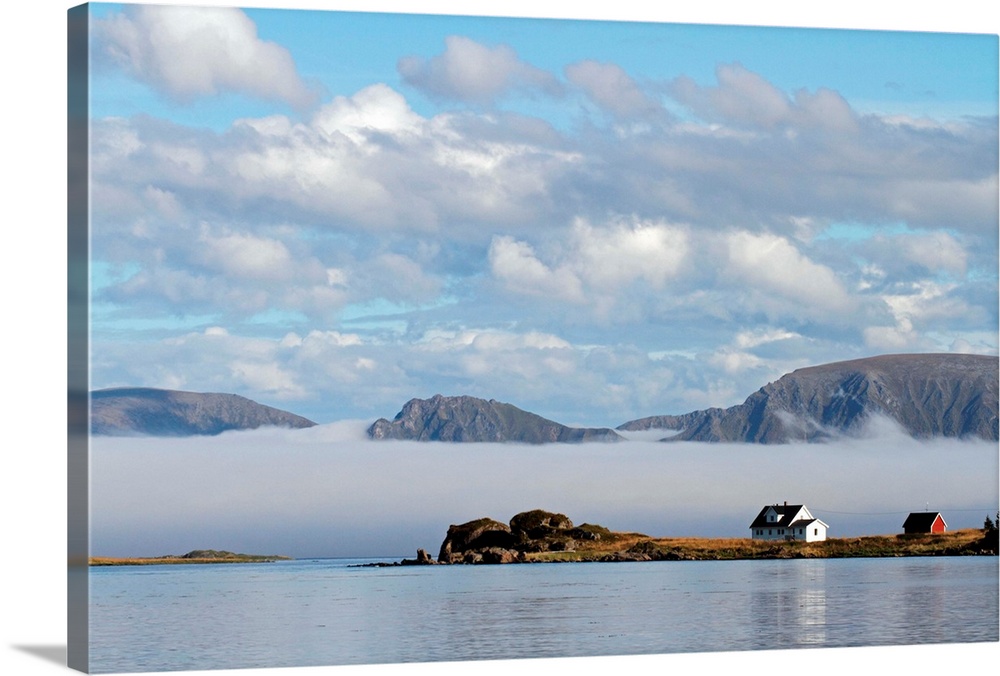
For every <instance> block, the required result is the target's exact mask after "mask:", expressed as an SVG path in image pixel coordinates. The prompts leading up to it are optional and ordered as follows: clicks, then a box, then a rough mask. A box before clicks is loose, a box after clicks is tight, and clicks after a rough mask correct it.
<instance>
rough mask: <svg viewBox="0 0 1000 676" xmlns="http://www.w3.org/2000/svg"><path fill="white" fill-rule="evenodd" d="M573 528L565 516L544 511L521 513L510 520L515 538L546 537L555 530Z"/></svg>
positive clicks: (536, 510)
mask: <svg viewBox="0 0 1000 676" xmlns="http://www.w3.org/2000/svg"><path fill="white" fill-rule="evenodd" d="M572 527H573V522H572V521H570V520H569V517H567V516H566V515H565V514H557V513H555V512H546V511H545V510H543V509H533V510H530V511H527V512H521V513H520V514H516V515H514V517H513V518H512V519H511V520H510V530H511V532H512V533H513V534H514V535H515V536H518V535H522V534H523V535H526V536H527V537H529V538H538V537H544V536H545V535H548V534H551V533H552V532H553V531H555V530H566V529H570V528H572Z"/></svg>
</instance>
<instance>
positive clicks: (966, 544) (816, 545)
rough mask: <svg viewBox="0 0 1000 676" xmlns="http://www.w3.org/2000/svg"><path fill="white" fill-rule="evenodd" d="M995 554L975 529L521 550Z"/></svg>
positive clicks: (701, 557) (653, 554)
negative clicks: (805, 539)
mask: <svg viewBox="0 0 1000 676" xmlns="http://www.w3.org/2000/svg"><path fill="white" fill-rule="evenodd" d="M968 555H992V556H996V555H997V546H996V542H995V540H989V539H987V538H986V537H985V536H984V532H983V530H981V529H978V528H970V529H964V530H957V531H951V532H947V533H933V534H931V533H921V534H914V535H868V536H862V537H852V538H829V539H827V540H825V541H823V542H802V541H785V540H778V541H762V540H752V539H750V538H730V539H723V538H694V537H691V538H653V537H649V536H646V535H642V534H639V533H612V534H611V536H610V537H606V538H602V539H601V540H598V541H595V542H587V543H581V545H580V546H579V547H577V548H576V549H574V550H573V551H546V552H528V553H525V561H526V562H529V563H531V562H539V563H540V562H546V561H552V562H558V561H581V562H583V561H734V560H745V559H804V558H806V559H807V558H814V559H819V558H826V559H829V558H848V557H901V556H968Z"/></svg>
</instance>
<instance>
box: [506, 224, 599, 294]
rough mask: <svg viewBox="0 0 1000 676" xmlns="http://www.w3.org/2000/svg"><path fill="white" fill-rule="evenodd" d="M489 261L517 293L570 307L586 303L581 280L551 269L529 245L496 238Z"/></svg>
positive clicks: (563, 269) (509, 238) (511, 238)
mask: <svg viewBox="0 0 1000 676" xmlns="http://www.w3.org/2000/svg"><path fill="white" fill-rule="evenodd" d="M489 259H490V270H491V272H492V273H493V275H494V276H495V277H497V278H498V279H500V280H501V281H502V282H504V285H505V286H506V287H507V288H508V289H510V290H511V291H514V292H515V293H522V294H527V295H534V296H542V297H545V298H551V299H552V300H562V301H568V302H571V303H583V302H585V300H586V297H585V296H584V293H583V286H582V284H581V282H580V279H579V277H577V276H576V274H575V273H574V272H573V271H572V270H570V269H568V268H565V267H559V268H550V267H549V266H547V265H546V264H545V263H543V262H542V261H540V260H539V259H538V257H537V256H536V255H535V251H534V249H533V248H532V247H531V245H530V244H528V243H526V242H519V241H516V240H515V239H514V238H513V237H509V236H506V235H503V236H497V237H494V238H493V242H492V243H491V244H490V253H489Z"/></svg>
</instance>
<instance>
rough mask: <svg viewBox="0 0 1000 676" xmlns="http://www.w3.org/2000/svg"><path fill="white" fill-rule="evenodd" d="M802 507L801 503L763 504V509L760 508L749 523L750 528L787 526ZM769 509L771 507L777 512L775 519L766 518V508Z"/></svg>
mask: <svg viewBox="0 0 1000 676" xmlns="http://www.w3.org/2000/svg"><path fill="white" fill-rule="evenodd" d="M802 507H803V505H765V506H764V509H762V510H760V514H758V515H757V518H756V519H754V520H753V523H752V524H750V528H762V527H766V526H771V527H772V528H773V527H775V526H779V527H781V528H788V527H790V526H789V520H790V519H791V518H792V517H794V516H795V515H796V514H798V512H799V510H800V509H802ZM769 509H773V510H774V511H775V512H776V513H777V514H778V520H777V521H768V520H767V510H769Z"/></svg>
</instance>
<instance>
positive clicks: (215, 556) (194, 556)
mask: <svg viewBox="0 0 1000 676" xmlns="http://www.w3.org/2000/svg"><path fill="white" fill-rule="evenodd" d="M291 560H292V557H290V556H278V555H272V554H235V553H233V552H227V551H220V550H217V549H195V550H193V551H190V552H188V553H187V554H166V555H164V556H148V557H111V556H92V557H90V560H89V563H90V565H91V566H151V565H162V564H186V563H273V562H274V561H291Z"/></svg>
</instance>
